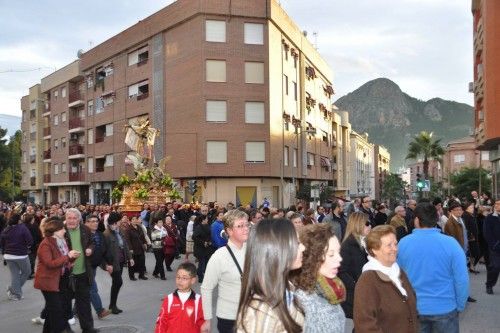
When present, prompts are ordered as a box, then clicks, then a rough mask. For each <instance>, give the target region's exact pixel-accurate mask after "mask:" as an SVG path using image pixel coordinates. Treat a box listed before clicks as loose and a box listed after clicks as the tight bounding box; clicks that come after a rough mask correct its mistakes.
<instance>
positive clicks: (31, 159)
mask: <svg viewBox="0 0 500 333" xmlns="http://www.w3.org/2000/svg"><path fill="white" fill-rule="evenodd" d="M35 162H36V155H35V154H33V155H30V163H35Z"/></svg>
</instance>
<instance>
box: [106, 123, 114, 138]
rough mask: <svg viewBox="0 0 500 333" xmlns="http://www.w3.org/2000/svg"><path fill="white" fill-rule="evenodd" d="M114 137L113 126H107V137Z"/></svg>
mask: <svg viewBox="0 0 500 333" xmlns="http://www.w3.org/2000/svg"><path fill="white" fill-rule="evenodd" d="M111 135H113V124H106V136H111Z"/></svg>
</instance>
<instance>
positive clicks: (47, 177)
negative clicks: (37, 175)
mask: <svg viewBox="0 0 500 333" xmlns="http://www.w3.org/2000/svg"><path fill="white" fill-rule="evenodd" d="M43 182H44V183H50V174H46V175H43Z"/></svg>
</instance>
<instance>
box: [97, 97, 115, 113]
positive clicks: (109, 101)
mask: <svg viewBox="0 0 500 333" xmlns="http://www.w3.org/2000/svg"><path fill="white" fill-rule="evenodd" d="M101 100H102V104H103V105H104V106H108V105H110V104H113V101H114V95H113V94H109V95H106V96H103V97H101ZM96 113H97V112H96Z"/></svg>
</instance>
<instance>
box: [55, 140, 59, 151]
mask: <svg viewBox="0 0 500 333" xmlns="http://www.w3.org/2000/svg"><path fill="white" fill-rule="evenodd" d="M54 148H55V149H58V148H59V139H55V140H54Z"/></svg>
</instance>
